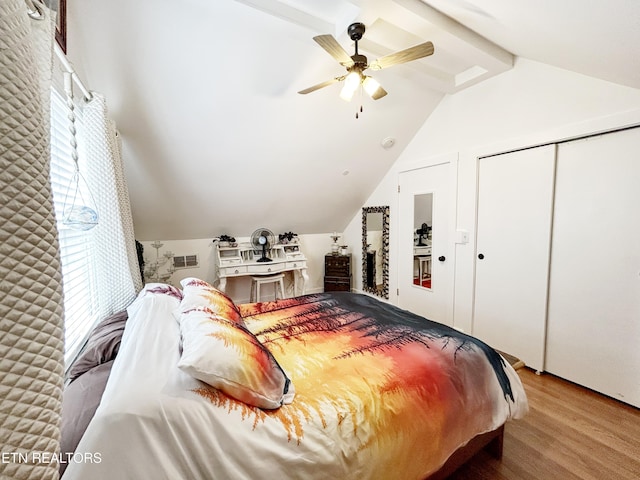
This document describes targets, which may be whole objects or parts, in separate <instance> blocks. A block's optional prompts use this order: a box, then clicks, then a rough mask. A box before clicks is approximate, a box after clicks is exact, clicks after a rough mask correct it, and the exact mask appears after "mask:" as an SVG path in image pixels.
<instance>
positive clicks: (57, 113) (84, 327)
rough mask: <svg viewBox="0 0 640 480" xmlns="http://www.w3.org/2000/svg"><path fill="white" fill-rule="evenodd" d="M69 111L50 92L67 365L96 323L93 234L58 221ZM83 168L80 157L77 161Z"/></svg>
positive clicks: (68, 173) (69, 169) (67, 164)
mask: <svg viewBox="0 0 640 480" xmlns="http://www.w3.org/2000/svg"><path fill="white" fill-rule="evenodd" d="M68 113H69V109H68V107H67V105H66V99H65V98H63V97H62V96H61V95H60V94H59V93H58V92H56V91H55V90H52V92H51V174H50V175H51V176H50V180H51V189H52V191H53V203H54V208H55V214H56V219H57V222H58V237H59V243H60V261H61V268H62V284H63V294H64V315H65V352H64V358H65V363H66V365H67V366H69V365H70V362H71V361H72V360H73V358H74V357H75V356H76V355H77V354H78V352H79V351H80V349H81V348H82V346H83V344H84V342H85V341H86V338H87V336H88V334H89V331H90V330H91V328H93V326H94V325H95V323H96V322H97V320H98V318H97V311H98V309H97V289H96V272H95V268H94V267H93V266H92V262H91V258H92V256H93V255H92V254H93V248H94V245H93V232H92V231H91V230H88V231H79V230H70V229H67V228H64V226H62V225H61V223H60V221H61V219H62V211H63V206H64V200H65V196H66V194H67V188H68V186H69V182H70V180H71V177H72V175H73V172H74V168H75V165H74V162H73V159H72V156H71V153H72V149H71V143H70V141H71V133H70V130H69V118H68ZM75 114H76V122H75V124H76V130H77V135H76V137H77V139H78V142H79V143H80V142H81V140H82V112H81V111H80V109H78V108H76V109H75ZM79 161H80V166H81V169H82V167H83V165H82V157H81V158H80V160H79Z"/></svg>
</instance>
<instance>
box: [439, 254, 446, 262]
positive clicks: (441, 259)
mask: <svg viewBox="0 0 640 480" xmlns="http://www.w3.org/2000/svg"><path fill="white" fill-rule="evenodd" d="M446 259H447V258H446V257H445V256H444V255H442V256H440V257H438V261H440V262H444V261H445V260H446Z"/></svg>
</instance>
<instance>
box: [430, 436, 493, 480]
mask: <svg viewBox="0 0 640 480" xmlns="http://www.w3.org/2000/svg"><path fill="white" fill-rule="evenodd" d="M503 440H504V425H502V426H500V427H498V428H497V429H495V430H493V431H491V432H487V433H482V434H480V435H478V436H476V437H474V438H472V439H471V440H470V441H469V443H467V444H466V445H465V446H464V447H460V448H459V449H458V450H456V451H455V452H453V455H451V456H450V457H449V460H447V462H446V463H445V464H444V465H443V466H442V467H441V468H440V470H438V471H437V472H435V473H433V474H432V475H429V477H427V479H425V480H443V479H445V478H447V477H448V476H449V475H451V474H452V473H453V472H455V471H456V470H457V469H458V468H460V467H461V466H462V465H464V464H465V463H466V462H467V461H468V460H469V459H471V458H472V457H473V456H474V455H476V454H477V453H478V452H480V451H481V450H486V451H487V452H489V453H490V454H491V456H493V457H494V458H496V459H498V460H500V459H501V458H502V444H503Z"/></svg>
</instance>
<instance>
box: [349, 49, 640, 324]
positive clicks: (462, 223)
mask: <svg viewBox="0 0 640 480" xmlns="http://www.w3.org/2000/svg"><path fill="white" fill-rule="evenodd" d="M638 123H640V90H637V89H632V88H628V87H623V86H620V85H616V84H613V83H609V82H605V81H601V80H597V79H594V78H591V77H586V76H583V75H578V74H575V73H572V72H569V71H566V70H562V69H558V68H555V67H551V66H548V65H544V64H540V63H537V62H533V61H529V60H523V59H518V60H517V61H516V64H515V66H514V68H513V69H512V70H510V71H508V72H505V73H503V74H502V75H499V76H497V77H494V78H492V79H490V80H487V81H485V82H483V83H481V84H479V85H476V86H474V87H471V88H469V89H466V90H463V91H462V92H459V93H457V94H455V95H450V96H447V97H445V98H444V99H443V100H442V101H441V103H440V104H439V105H438V107H437V108H436V109H435V111H434V112H433V113H432V114H431V116H430V117H429V118H428V119H427V121H426V122H425V124H424V125H423V126H422V128H421V129H420V130H419V131H418V133H417V134H416V136H415V137H414V139H413V140H412V141H411V143H410V144H409V145H408V146H407V148H406V149H405V150H404V152H402V154H401V156H400V158H399V159H398V161H397V162H396V163H395V164H394V165H393V166H392V168H391V169H390V171H389V172H388V173H387V175H386V176H385V178H384V179H383V180H382V181H381V183H380V184H379V185H378V187H377V188H376V189H375V190H374V192H373V193H372V194H371V196H370V197H369V199H368V200H367V202H366V203H365V204H364V205H363V206H377V205H389V206H390V207H391V220H390V249H391V255H390V272H389V273H390V285H389V286H390V301H391V302H392V303H397V296H396V287H397V286H398V285H397V260H396V254H395V252H396V244H397V238H396V232H397V225H398V215H401V214H402V212H398V209H397V206H398V193H397V184H398V173H399V172H400V171H403V170H407V169H409V168H414V167H419V166H428V165H429V164H433V163H435V162H436V161H437V160H435V157H437V156H441V155H444V154H448V153H453V152H457V153H458V164H457V186H456V188H457V192H458V193H457V212H456V219H455V221H456V228H457V229H464V230H467V231H469V232H470V239H469V240H470V241H469V243H468V244H459V245H456V250H455V259H454V262H455V264H454V268H455V297H454V298H455V303H454V318H453V321H454V325H455V326H456V327H458V328H461V329H463V330H465V331H467V332H470V331H472V325H471V314H472V304H473V277H474V271H473V268H474V258H475V251H474V245H475V208H476V164H477V157H478V156H479V155H483V154H489V153H496V152H499V151H504V150H509V149H513V148H519V147H523V146H528V145H536V144H542V143H546V142H551V141H556V140H560V139H566V138H571V137H574V136H580V135H583V134H586V133H593V132H598V131H603V130H607V129H611V128H616V127H620V126H624V125H630V124H638ZM630 208H631V207H630ZM360 235H361V213H360V212H358V214H356V215H355V216H354V218H353V220H352V221H351V222H350V224H349V225H348V226H347V228H346V229H345V232H344V236H345V237H344V239H345V241H347V242H348V243H350V244H353V245H356V244H357V241H358V239H359V238H360ZM354 253H356V254H358V255H357V256H356V258H354V265H355V268H354V280H355V289H356V290H357V289H361V288H362V278H361V277H362V274H361V266H360V265H361V261H360V259H359V258H358V257H359V253H360V252H359V251H355V250H354ZM356 269H357V270H358V272H356V271H355V270H356Z"/></svg>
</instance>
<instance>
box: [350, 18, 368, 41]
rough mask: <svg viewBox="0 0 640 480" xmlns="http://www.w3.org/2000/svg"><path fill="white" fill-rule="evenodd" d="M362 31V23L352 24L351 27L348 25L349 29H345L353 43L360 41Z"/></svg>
mask: <svg viewBox="0 0 640 480" xmlns="http://www.w3.org/2000/svg"><path fill="white" fill-rule="evenodd" d="M364 31H365V26H364V23H360V22H357V23H352V24H351V25H349V28H348V29H347V32H348V33H349V38H351V40H354V41H358V40H360V39H361V38H362V36H363V35H364Z"/></svg>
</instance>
